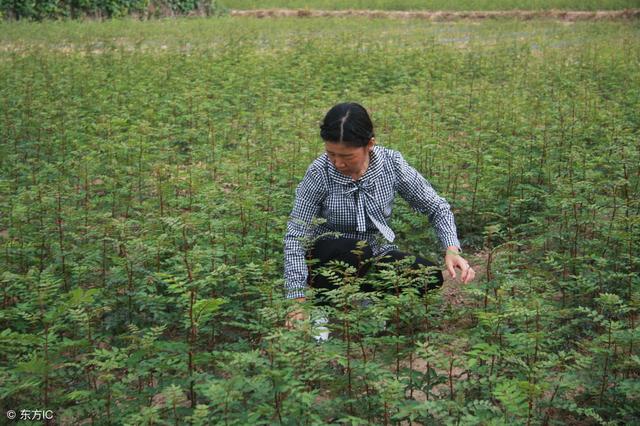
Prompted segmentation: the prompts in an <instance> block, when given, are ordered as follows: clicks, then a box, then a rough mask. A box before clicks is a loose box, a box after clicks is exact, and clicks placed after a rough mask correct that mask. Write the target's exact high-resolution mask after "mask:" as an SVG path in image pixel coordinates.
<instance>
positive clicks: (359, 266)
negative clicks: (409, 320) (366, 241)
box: [307, 238, 444, 305]
mask: <svg viewBox="0 0 640 426" xmlns="http://www.w3.org/2000/svg"><path fill="white" fill-rule="evenodd" d="M357 243H358V240H355V239H352V238H336V239H322V240H318V241H316V243H315V245H314V246H313V248H312V249H311V250H310V251H309V252H308V253H307V257H308V258H310V259H317V261H316V262H313V263H312V266H311V270H310V271H309V285H310V286H311V287H313V288H315V289H321V288H322V289H327V290H333V289H335V288H336V285H334V284H333V283H331V281H329V280H328V279H327V278H326V277H324V276H322V275H319V274H314V273H313V272H314V271H313V269H314V268H318V267H320V266H323V265H325V264H326V263H327V262H329V261H331V260H339V261H342V262H345V263H347V264H349V265H350V266H353V267H354V268H356V270H357V271H358V276H359V277H362V276H364V274H366V273H367V271H368V270H369V267H370V266H371V263H372V262H371V260H372V258H373V252H372V250H371V247H370V246H369V245H364V246H363V247H361V248H359V247H358V245H357ZM354 250H359V251H361V254H360V253H358V254H356V253H353V251H354ZM407 256H411V255H410V254H407V253H403V252H401V251H398V250H393V251H390V252H387V253H386V254H385V255H384V256H383V257H381V258H380V259H378V260H377V262H378V263H391V262H395V261H397V260H401V259H404V258H405V257H407ZM419 265H423V266H435V264H434V263H433V262H430V261H428V260H426V259H424V258H422V257H420V256H415V261H414V262H413V265H412V268H413V269H417V268H418V267H419ZM428 277H429V278H430V279H429V280H428V284H427V288H425V287H424V286H421V287H419V288H418V291H419V292H420V295H424V293H425V292H426V291H427V289H429V290H432V289H435V288H439V287H440V286H442V283H443V281H444V278H443V276H442V272H441V271H440V270H431V271H430V272H429V275H428ZM360 290H361V291H365V292H370V291H374V288H373V286H372V285H371V284H365V285H363V286H362V287H361V288H360ZM316 304H318V305H327V304H328V303H327V302H326V300H325V299H324V298H322V297H321V298H317V299H316Z"/></svg>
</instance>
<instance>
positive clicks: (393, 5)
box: [222, 0, 640, 10]
mask: <svg viewBox="0 0 640 426" xmlns="http://www.w3.org/2000/svg"><path fill="white" fill-rule="evenodd" d="M222 3H223V4H224V5H225V6H227V7H229V8H231V9H259V8H260V9H263V8H271V7H278V8H295V9H305V8H308V9H324V10H333V9H378V10H513V9H522V10H549V9H566V10H614V9H626V8H637V7H640V5H639V3H638V1H637V0H585V1H578V0H457V1H451V0H351V1H348V2H345V1H340V0H260V1H257V0H223V1H222Z"/></svg>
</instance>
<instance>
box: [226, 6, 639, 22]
mask: <svg viewBox="0 0 640 426" xmlns="http://www.w3.org/2000/svg"><path fill="white" fill-rule="evenodd" d="M230 13H231V16H252V17H256V18H290V17H299V18H318V17H345V16H362V17H366V18H393V19H425V20H428V21H436V22H443V21H459V20H483V19H497V18H511V19H520V20H525V21H526V20H530V19H556V20H560V21H568V22H575V21H602V20H620V19H639V18H640V9H625V10H597V11H569V10H506V11H505V10H500V11H464V12H454V11H435V12H427V11H410V12H409V11H389V10H351V9H348V10H309V9H254V10H232V11H231V12H230Z"/></svg>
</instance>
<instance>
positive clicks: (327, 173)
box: [284, 103, 475, 327]
mask: <svg viewBox="0 0 640 426" xmlns="http://www.w3.org/2000/svg"><path fill="white" fill-rule="evenodd" d="M320 136H321V137H322V140H323V141H324V144H325V150H326V153H325V154H323V155H321V156H320V157H318V158H317V159H316V160H315V161H314V162H313V163H312V164H311V165H310V166H309V168H308V169H307V172H306V174H305V176H304V178H303V179H302V182H301V183H300V185H299V186H298V188H297V189H296V199H295V203H294V207H293V211H292V212H291V216H290V219H289V222H288V225H287V233H286V235H285V237H284V253H285V290H286V297H287V298H290V299H296V300H298V301H304V300H305V294H304V290H305V288H306V286H307V282H308V281H310V282H309V284H310V285H311V286H312V287H314V288H328V289H331V288H333V285H332V284H331V283H330V282H329V281H328V280H327V279H326V278H324V277H321V276H315V277H309V273H308V269H307V265H306V262H305V256H308V257H311V258H315V259H317V260H318V261H319V262H318V264H319V265H322V264H325V263H327V262H328V261H330V260H341V261H344V262H347V263H348V264H350V265H352V266H354V267H356V268H357V270H358V275H360V276H362V275H363V274H364V273H365V272H366V269H367V268H366V266H364V267H363V261H366V260H368V259H371V258H372V257H376V258H380V256H383V255H384V256H383V257H382V258H380V259H379V261H382V262H385V261H387V262H388V261H394V260H399V259H402V258H404V257H407V256H409V254H407V253H403V252H401V251H399V250H398V247H396V246H395V245H393V244H392V243H393V241H394V239H395V235H394V233H393V231H392V230H391V229H390V228H389V226H388V225H387V221H388V219H389V217H390V215H391V208H392V203H393V199H394V196H395V194H396V193H398V194H400V195H401V196H402V197H403V198H404V199H405V200H407V202H408V203H409V204H410V205H411V206H412V207H413V208H414V209H416V210H417V211H419V212H421V213H424V214H427V215H428V217H429V220H430V221H431V224H432V225H433V227H434V228H435V230H436V233H437V234H438V237H439V239H440V242H441V243H442V246H443V248H446V255H445V264H446V268H447V270H448V271H449V274H450V275H451V277H452V278H456V271H455V270H456V268H457V269H460V271H461V277H460V278H461V280H462V282H464V283H468V282H470V281H471V280H473V278H474V276H475V272H474V271H473V269H472V268H471V267H470V266H469V264H468V263H467V261H466V260H464V259H463V258H462V256H460V254H459V253H460V243H459V241H458V237H457V234H456V226H455V222H454V218H453V214H452V213H451V208H450V206H449V204H448V203H447V202H446V201H445V200H444V199H443V198H441V197H439V196H438V195H437V194H436V192H435V191H434V190H433V188H432V187H431V185H430V184H429V183H428V182H427V181H426V180H425V178H424V177H422V176H421V175H420V173H418V172H417V171H416V170H415V169H414V168H413V167H411V166H409V164H407V162H406V161H405V160H404V158H403V157H402V155H401V154H400V153H399V152H397V151H394V150H391V149H387V148H383V147H380V146H377V145H376V141H375V135H374V132H373V124H372V123H371V119H370V117H369V114H368V113H367V111H366V110H365V109H364V107H362V106H361V105H359V104H357V103H342V104H338V105H336V106H334V107H333V108H331V109H330V110H329V112H328V113H327V114H326V116H325V118H324V121H323V123H322V125H321V126H320ZM314 218H323V219H324V222H323V223H320V224H315V225H313V224H312V221H313V219H314ZM316 222H317V221H316ZM331 232H333V233H336V232H338V233H340V237H337V238H333V237H322V238H320V239H318V240H317V241H316V242H315V244H314V246H313V248H312V249H311V250H309V251H308V252H307V251H305V249H304V246H303V244H302V241H301V240H302V239H305V238H306V239H309V238H314V237H316V236H320V235H323V234H327V233H331ZM359 241H365V242H366V245H365V246H364V248H361V250H362V254H361V255H358V256H356V255H355V254H354V253H352V251H353V250H354V249H356V248H357V247H359V246H358V242H359ZM360 244H362V243H360ZM360 247H361V246H360ZM419 265H425V266H434V264H433V263H431V262H429V261H428V260H426V259H423V258H421V257H419V256H416V257H415V262H414V263H413V267H415V268H417V267H418V266H419ZM432 274H433V281H435V283H434V284H432V285H430V288H435V287H439V286H440V285H442V281H443V277H442V272H440V271H439V270H437V271H433V272H432ZM309 278H311V279H310V280H309ZM362 290H363V291H371V290H373V289H372V288H363V289H362ZM419 290H420V291H421V293H424V291H425V290H424V289H419ZM320 302H321V303H323V301H320ZM303 318H304V313H303V312H302V310H294V311H293V312H292V313H291V314H290V315H289V320H288V321H287V326H289V327H290V326H291V325H292V321H293V320H299V319H303Z"/></svg>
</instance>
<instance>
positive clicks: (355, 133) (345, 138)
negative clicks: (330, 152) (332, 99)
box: [320, 102, 375, 147]
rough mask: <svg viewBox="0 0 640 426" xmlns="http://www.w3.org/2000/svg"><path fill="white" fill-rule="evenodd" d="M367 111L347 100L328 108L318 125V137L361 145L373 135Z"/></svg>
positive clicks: (367, 141) (349, 144) (356, 145)
mask: <svg viewBox="0 0 640 426" xmlns="http://www.w3.org/2000/svg"><path fill="white" fill-rule="evenodd" d="M374 136H375V135H374V133H373V123H372V122H371V118H370V117H369V113H368V112H367V110H366V109H364V107H363V106H362V105H360V104H357V103H355V102H347V103H342V104H338V105H336V106H334V107H333V108H331V109H330V110H329V112H328V113H327V115H325V116H324V120H323V121H322V124H321V125H320V137H321V138H322V140H324V141H326V142H338V143H343V144H345V145H347V146H353V147H363V146H366V145H367V144H368V143H369V140H370V139H371V138H372V137H374Z"/></svg>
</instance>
